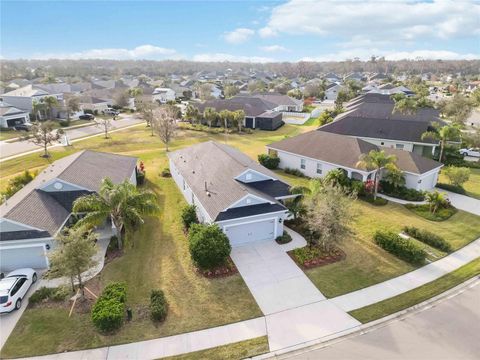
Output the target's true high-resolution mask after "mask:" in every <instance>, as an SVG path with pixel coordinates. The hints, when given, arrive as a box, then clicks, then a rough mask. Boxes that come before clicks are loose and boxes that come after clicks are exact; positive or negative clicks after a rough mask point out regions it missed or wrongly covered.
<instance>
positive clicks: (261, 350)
mask: <svg viewBox="0 0 480 360" xmlns="http://www.w3.org/2000/svg"><path fill="white" fill-rule="evenodd" d="M268 351H269V348H268V339H267V337H266V336H262V337H259V338H255V339H251V340H245V341H240V342H237V343H233V344H229V345H224V346H219V347H216V348H213V349H208V350H202V351H196V352H193V353H189V354H184V355H178V356H171V357H167V358H163V360H167V359H168V360H204V359H208V360H240V359H245V358H250V357H253V356H257V355H261V354H265V353H267V352H268Z"/></svg>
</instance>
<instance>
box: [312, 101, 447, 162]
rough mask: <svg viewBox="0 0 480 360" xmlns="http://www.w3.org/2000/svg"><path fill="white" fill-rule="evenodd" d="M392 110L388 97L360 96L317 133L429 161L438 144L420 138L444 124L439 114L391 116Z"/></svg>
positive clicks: (429, 110) (426, 111)
mask: <svg viewBox="0 0 480 360" xmlns="http://www.w3.org/2000/svg"><path fill="white" fill-rule="evenodd" d="M394 106H395V102H394V101H393V100H392V99H391V98H390V96H389V95H381V94H375V93H368V94H365V95H361V96H359V97H357V98H355V99H353V100H352V101H350V102H349V103H348V104H346V105H345V110H346V112H344V113H342V114H340V115H338V116H337V117H336V118H335V120H334V121H333V122H331V123H329V124H326V125H324V126H322V127H321V128H320V129H321V130H322V131H326V132H330V133H335V134H341V135H348V136H354V137H358V138H360V139H363V140H365V141H368V142H370V143H372V144H375V145H379V146H383V147H388V148H395V149H399V150H406V151H410V152H414V153H416V154H419V155H422V156H427V157H431V156H432V155H433V154H434V152H435V148H436V147H437V146H438V141H436V140H433V139H422V134H423V133H425V132H427V131H431V130H433V127H432V122H438V123H440V124H443V122H442V121H441V120H440V115H439V111H438V110H436V109H432V108H424V109H419V110H418V111H417V112H416V113H415V114H401V113H398V112H394Z"/></svg>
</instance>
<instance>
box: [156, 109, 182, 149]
mask: <svg viewBox="0 0 480 360" xmlns="http://www.w3.org/2000/svg"><path fill="white" fill-rule="evenodd" d="M177 116H178V108H177V107H176V106H175V105H164V106H162V107H160V108H159V109H157V110H155V112H154V117H153V122H152V124H153V129H154V131H155V133H157V135H158V136H159V137H160V140H161V141H162V142H163V143H164V144H165V150H166V151H168V144H170V142H171V141H172V139H173V138H174V137H175V134H176V132H177Z"/></svg>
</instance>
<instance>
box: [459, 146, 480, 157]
mask: <svg viewBox="0 0 480 360" xmlns="http://www.w3.org/2000/svg"><path fill="white" fill-rule="evenodd" d="M460 154H462V155H464V156H475V157H480V149H479V148H470V149H460Z"/></svg>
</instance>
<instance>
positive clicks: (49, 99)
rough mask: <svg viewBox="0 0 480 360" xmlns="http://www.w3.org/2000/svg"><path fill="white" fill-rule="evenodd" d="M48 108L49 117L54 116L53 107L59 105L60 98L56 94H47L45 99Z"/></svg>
mask: <svg viewBox="0 0 480 360" xmlns="http://www.w3.org/2000/svg"><path fill="white" fill-rule="evenodd" d="M42 100H43V103H44V104H45V107H46V110H47V111H48V115H49V118H50V119H51V118H53V108H55V107H57V106H58V100H57V98H56V97H54V96H46V97H44V98H43V99H42Z"/></svg>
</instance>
